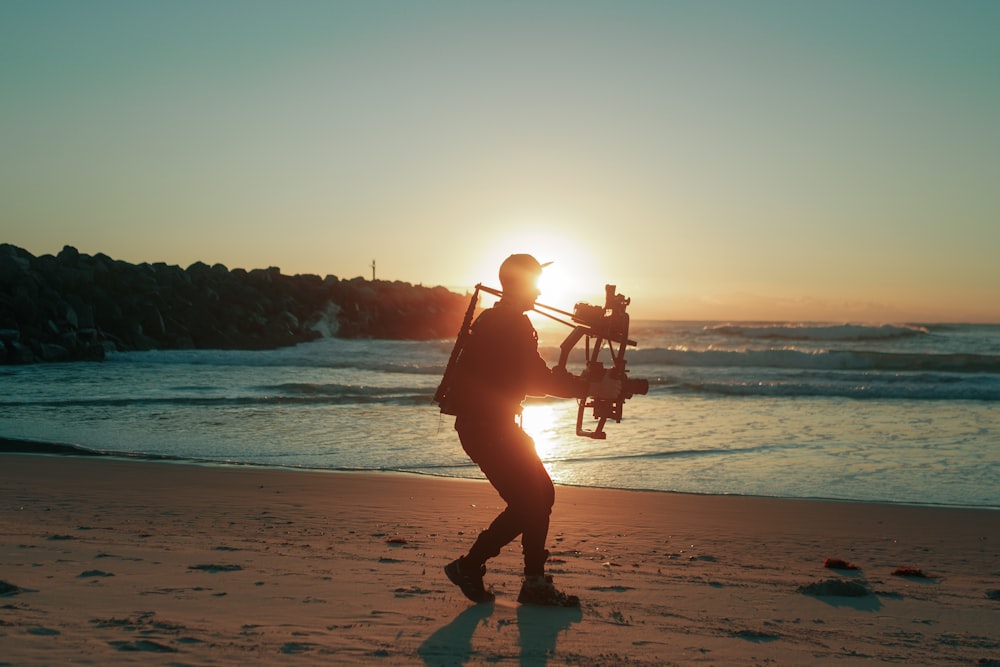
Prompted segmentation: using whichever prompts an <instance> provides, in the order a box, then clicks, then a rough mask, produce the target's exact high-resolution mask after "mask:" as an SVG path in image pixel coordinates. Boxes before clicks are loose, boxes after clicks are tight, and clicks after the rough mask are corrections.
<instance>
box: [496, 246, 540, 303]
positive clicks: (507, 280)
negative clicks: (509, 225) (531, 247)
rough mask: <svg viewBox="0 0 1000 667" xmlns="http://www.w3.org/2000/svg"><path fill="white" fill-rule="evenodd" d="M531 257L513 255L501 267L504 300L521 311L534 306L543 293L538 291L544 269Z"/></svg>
mask: <svg viewBox="0 0 1000 667" xmlns="http://www.w3.org/2000/svg"><path fill="white" fill-rule="evenodd" d="M544 266H548V265H547V264H539V263H538V260H537V259H535V258H534V257H532V256H531V255H525V254H518V255H511V256H510V257H508V258H507V259H505V260H504V261H503V264H501V265H500V286H501V287H502V288H503V299H504V300H505V301H507V302H508V303H510V304H513V305H515V306H516V307H518V308H520V309H521V310H528V309H530V308H531V307H532V306H533V305H534V304H535V300H536V299H537V298H538V295H539V294H541V291H540V290H539V289H538V279H539V278H540V277H541V275H542V267H544Z"/></svg>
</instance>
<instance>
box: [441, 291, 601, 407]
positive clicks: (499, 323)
mask: <svg viewBox="0 0 1000 667" xmlns="http://www.w3.org/2000/svg"><path fill="white" fill-rule="evenodd" d="M455 374H456V377H455V382H454V385H453V388H452V392H451V396H450V398H451V400H452V401H453V405H454V409H455V414H456V416H457V422H458V423H461V422H462V421H471V420H475V421H477V422H479V423H480V424H481V425H486V424H490V423H504V422H506V423H508V424H509V423H510V422H511V421H513V419H514V417H515V416H516V415H517V414H519V413H520V411H521V402H522V401H523V400H524V399H525V397H526V396H546V395H549V396H562V397H566V398H569V397H573V396H583V395H585V394H586V384H585V383H584V382H583V381H582V380H580V379H579V378H577V377H574V376H572V375H569V374H568V373H565V372H556V373H553V371H551V370H550V369H549V367H548V365H547V364H546V363H545V360H544V359H542V357H541V356H540V355H539V354H538V334H537V332H536V331H535V328H534V327H533V326H532V325H531V321H530V320H529V319H528V316H527V315H525V314H524V313H523V312H521V311H519V310H517V309H516V308H512V307H510V306H509V305H508V304H506V303H504V302H503V301H501V302H499V303H497V304H496V305H495V306H493V307H492V308H490V309H489V310H486V311H483V313H482V314H480V315H479V317H478V318H477V319H476V321H475V322H474V323H473V325H472V327H471V331H470V334H469V336H468V339H467V340H466V341H465V344H464V346H463V348H462V353H461V356H460V357H459V359H458V362H457V366H456V368H455ZM458 423H457V424H456V425H458Z"/></svg>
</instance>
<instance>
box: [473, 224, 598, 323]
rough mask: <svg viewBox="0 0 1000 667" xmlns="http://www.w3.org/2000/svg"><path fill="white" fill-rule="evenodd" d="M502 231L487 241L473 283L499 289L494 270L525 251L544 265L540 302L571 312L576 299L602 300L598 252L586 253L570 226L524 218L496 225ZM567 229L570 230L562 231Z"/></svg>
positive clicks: (540, 283) (590, 301) (584, 246)
mask: <svg viewBox="0 0 1000 667" xmlns="http://www.w3.org/2000/svg"><path fill="white" fill-rule="evenodd" d="M497 228H498V229H502V230H504V232H503V233H502V234H497V235H496V237H495V238H493V239H490V240H489V242H488V243H487V244H486V247H485V248H484V251H483V253H482V255H481V259H479V260H478V261H477V262H476V267H478V269H477V271H478V272H479V274H480V276H481V277H480V278H478V279H477V280H476V281H475V282H481V283H482V284H484V285H489V286H491V287H497V288H499V287H500V285H499V281H498V279H497V277H496V276H497V270H498V269H499V267H500V264H501V263H502V262H503V260H504V259H506V258H507V257H508V256H509V255H512V254H515V253H528V254H530V255H533V256H534V257H535V259H537V260H538V261H539V262H542V263H543V264H544V263H546V262H551V264H550V265H549V266H546V267H545V269H544V270H543V271H542V276H541V278H540V279H539V281H538V288H539V289H540V290H541V296H539V298H538V301H539V303H543V304H545V305H547V306H552V307H554V308H559V309H561V310H566V311H572V310H573V306H574V304H576V303H577V302H579V301H586V302H588V303H599V304H602V303H604V284H605V280H604V272H603V269H602V266H601V264H602V262H601V261H600V257H599V255H597V254H595V253H592V252H589V251H588V249H587V247H586V245H585V244H584V242H583V240H582V239H581V238H579V236H577V235H575V234H574V233H573V227H572V226H566V225H557V224H555V223H547V222H545V221H543V220H524V221H522V222H521V223H520V224H504V225H499V226H498V227H497ZM564 229H568V230H569V231H563V230H564Z"/></svg>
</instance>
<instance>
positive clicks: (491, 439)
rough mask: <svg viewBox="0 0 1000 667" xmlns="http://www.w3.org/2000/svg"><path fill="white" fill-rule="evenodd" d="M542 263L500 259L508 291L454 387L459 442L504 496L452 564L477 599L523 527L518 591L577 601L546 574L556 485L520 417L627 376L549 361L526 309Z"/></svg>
mask: <svg viewBox="0 0 1000 667" xmlns="http://www.w3.org/2000/svg"><path fill="white" fill-rule="evenodd" d="M543 266H545V265H543V264H539V262H538V260H536V259H535V258H534V257H532V256H531V255H525V254H517V255H511V256H510V257H508V258H507V259H506V260H504V262H503V264H501V266H500V284H501V287H502V288H503V296H501V298H500V300H499V301H498V302H497V303H496V305H494V306H493V307H492V308H490V309H488V310H486V311H484V312H483V313H482V314H481V315H480V316H479V317H478V318H477V319H476V321H475V323H474V324H473V325H472V327H471V330H470V333H469V335H468V338H467V340H466V341H465V344H464V346H463V348H462V351H461V355H460V357H459V358H458V361H457V363H456V367H455V378H454V381H453V384H452V388H451V391H450V393H449V401H450V407H451V408H452V409H453V411H454V414H455V430H456V431H458V437H459V440H460V441H461V443H462V448H463V449H464V450H465V452H466V454H468V455H469V458H471V459H472V460H473V461H474V462H475V463H476V465H478V466H479V468H480V470H482V471H483V474H484V475H486V478H487V479H488V480H489V481H490V483H491V484H492V485H493V487H494V488H495V489H496V490H497V492H498V493H499V494H500V496H501V497H502V498H503V499H504V501H506V503H507V507H506V508H505V509H504V511H503V512H501V513H500V514H499V515H498V516H497V517H496V518H495V519H494V520H493V523H491V524H490V526H489V527H488V528H487V529H486V530H484V531H483V532H482V533H480V534H479V536H478V538H476V541H475V542H474V543H473V545H472V547H471V548H470V549H469V551H468V553H467V554H466V555H464V556H462V557H460V558H458V559H456V560H454V561H452V562H451V563H449V564H448V565H447V566H446V567H445V573H446V574H447V575H448V578H449V579H450V580H451V581H452V582H453V583H454V584H455V585H457V586H458V587H459V588H461V589H462V592H463V593H464V594H465V596H466V597H468V598H469V599H470V600H472V601H474V602H490V601H492V600H493V599H494V595H493V593H492V592H490V591H488V590H486V587H485V585H484V583H483V576H484V575H485V574H486V565H485V563H486V561H487V560H488V559H490V558H493V557H494V556H497V555H498V554H499V553H500V550H501V549H502V548H503V547H504V546H506V545H507V544H509V543H510V542H512V541H513V540H514V539H515V538H516V537H517V536H518V535H521V542H522V551H523V554H524V582H523V584H522V586H521V591H520V594H519V595H518V598H517V599H518V601H519V602H521V603H524V604H537V605H546V606H559V607H576V606H579V604H580V600H579V598H577V597H576V596H575V595H567V594H566V593H563V592H562V591H560V590H558V589H557V588H556V587H555V586H554V585H553V583H552V577H550V576H546V574H545V562H546V560H547V559H548V556H549V552H548V551H547V550H546V549H545V540H546V537H547V535H548V531H549V515H550V513H551V511H552V505H553V503H554V501H555V489H554V487H553V485H552V480H551V479H550V478H549V474H548V471H547V470H546V469H545V466H544V465H543V464H542V461H541V459H540V458H539V456H538V454H537V453H536V451H535V443H534V441H533V440H532V439H531V437H530V436H529V435H528V434H527V433H525V432H524V431H523V430H522V429H521V427H520V425H519V424H518V421H517V417H518V415H519V414H520V412H521V402H522V401H523V400H524V399H525V397H526V396H527V395H534V396H543V395H550V396H560V397H564V398H571V397H577V398H583V397H585V396H588V395H589V396H601V397H604V396H617V394H618V391H619V390H620V388H621V384H620V382H619V381H618V380H604V381H602V382H601V383H599V384H594V385H590V386H588V383H587V382H586V381H585V380H582V379H581V378H579V377H576V376H574V375H570V374H569V373H567V372H565V371H564V370H562V371H553V370H551V369H549V367H548V365H547V364H546V363H545V361H544V360H543V359H542V358H541V356H540V355H539V354H538V334H537V333H536V331H535V328H534V327H533V326H532V324H531V322H530V320H529V319H528V317H527V315H525V312H526V311H528V310H530V309H531V308H532V307H533V306H534V305H535V300H536V299H537V298H538V296H539V295H540V291H539V289H538V278H539V277H540V276H541V273H542V268H543Z"/></svg>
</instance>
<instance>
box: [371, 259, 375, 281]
mask: <svg viewBox="0 0 1000 667" xmlns="http://www.w3.org/2000/svg"><path fill="white" fill-rule="evenodd" d="M372 282H375V260H374V259H373V260H372Z"/></svg>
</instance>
